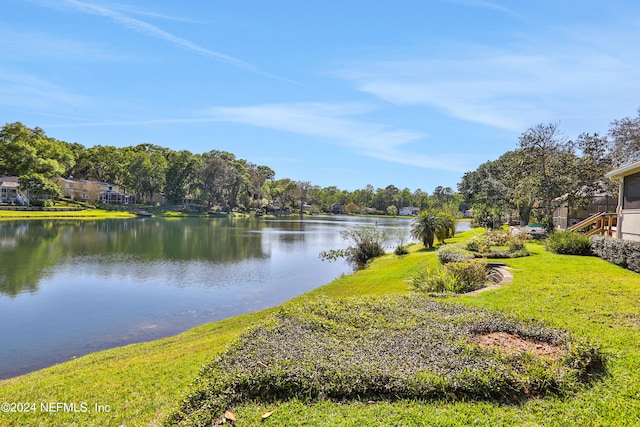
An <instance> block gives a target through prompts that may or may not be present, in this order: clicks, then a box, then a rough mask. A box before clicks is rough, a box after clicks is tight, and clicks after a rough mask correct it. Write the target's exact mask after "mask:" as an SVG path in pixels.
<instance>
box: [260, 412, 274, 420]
mask: <svg viewBox="0 0 640 427" xmlns="http://www.w3.org/2000/svg"><path fill="white" fill-rule="evenodd" d="M271 414H273V411H267V412H265V413H264V414H262V419H263V420H266V419H267V418H269V417H270V416H271Z"/></svg>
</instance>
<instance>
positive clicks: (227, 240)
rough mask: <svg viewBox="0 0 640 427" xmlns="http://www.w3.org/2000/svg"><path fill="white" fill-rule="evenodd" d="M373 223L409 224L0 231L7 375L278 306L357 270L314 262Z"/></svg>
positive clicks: (132, 223)
mask: <svg viewBox="0 0 640 427" xmlns="http://www.w3.org/2000/svg"><path fill="white" fill-rule="evenodd" d="M372 223H378V225H379V226H381V227H383V228H397V227H401V228H406V229H407V230H408V229H409V227H410V224H411V222H410V220H408V219H394V218H388V219H387V218H365V217H341V216H327V217H322V216H312V217H303V218H300V217H287V218H283V219H273V220H270V219H249V218H245V219H232V218H210V219H201V218H198V219H195V218H194V219H177V220H176V219H174V220H171V219H156V218H144V219H141V218H138V219H132V220H105V221H16V222H0V378H8V377H12V376H15V375H19V374H22V373H25V372H30V371H33V370H37V369H40V368H43V367H46V366H50V365H53V364H55V363H59V362H62V361H65V360H69V359H71V358H73V357H77V356H81V355H83V354H87V353H90V352H94V351H98V350H102V349H106V348H112V347H116V346H120V345H124V344H129V343H133V342H141V341H148V340H152V339H157V338H161V337H166V336H170V335H174V334H176V333H179V332H181V331H184V330H187V329H189V328H191V327H193V326H196V325H200V324H203V323H206V322H211V321H215V320H220V319H223V318H227V317H231V316H234V315H237V314H241V313H248V312H253V311H257V310H261V309H264V308H267V307H272V306H275V305H278V304H279V303H282V302H284V301H286V300H289V299H291V298H292V297H294V296H297V295H300V294H302V293H304V292H307V291H309V290H311V289H314V288H317V287H319V286H320V285H323V284H325V283H328V282H330V281H331V280H333V279H335V278H336V277H338V276H340V275H341V274H344V273H349V272H350V271H351V268H350V267H349V266H348V265H347V264H346V262H344V261H343V260H339V261H337V262H333V263H329V262H326V261H321V260H320V259H319V258H318V254H319V253H320V252H321V251H323V250H328V249H333V248H336V249H337V248H342V247H344V242H343V241H342V239H341V237H340V233H339V232H340V231H341V230H345V229H347V228H349V227H353V226H356V225H364V224H372ZM461 225H462V226H463V227H464V226H465V225H467V223H462V224H461ZM393 245H394V244H393V243H391V242H390V247H389V248H388V250H392V249H393Z"/></svg>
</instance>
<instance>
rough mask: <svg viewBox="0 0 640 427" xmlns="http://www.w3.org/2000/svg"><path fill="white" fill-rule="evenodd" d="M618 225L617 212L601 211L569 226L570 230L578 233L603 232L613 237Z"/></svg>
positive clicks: (591, 234)
mask: <svg viewBox="0 0 640 427" xmlns="http://www.w3.org/2000/svg"><path fill="white" fill-rule="evenodd" d="M617 225H618V215H617V214H615V213H605V212H601V213H597V214H595V215H592V216H590V217H589V218H587V219H585V220H584V221H581V222H579V223H577V224H576V225H574V226H573V227H569V229H568V230H569V231H574V232H577V233H584V234H585V235H587V236H593V235H594V234H601V235H605V236H609V237H611V236H613V234H614V233H615V231H616V226H617Z"/></svg>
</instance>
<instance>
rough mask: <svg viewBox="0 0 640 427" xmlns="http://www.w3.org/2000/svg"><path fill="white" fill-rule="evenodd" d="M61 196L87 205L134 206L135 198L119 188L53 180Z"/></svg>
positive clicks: (77, 180)
mask: <svg viewBox="0 0 640 427" xmlns="http://www.w3.org/2000/svg"><path fill="white" fill-rule="evenodd" d="M53 181H54V182H55V183H56V184H58V187H60V190H61V191H62V196H63V197H66V198H68V199H71V200H76V201H80V202H88V203H96V202H98V203H109V204H134V203H136V196H135V195H133V194H126V193H123V192H122V191H121V189H120V186H118V185H116V184H110V183H108V182H99V181H91V180H86V179H72V178H54V179H53Z"/></svg>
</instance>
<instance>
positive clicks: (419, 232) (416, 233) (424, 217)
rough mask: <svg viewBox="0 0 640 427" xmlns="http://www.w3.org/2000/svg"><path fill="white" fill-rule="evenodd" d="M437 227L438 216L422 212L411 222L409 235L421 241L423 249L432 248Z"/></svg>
mask: <svg viewBox="0 0 640 427" xmlns="http://www.w3.org/2000/svg"><path fill="white" fill-rule="evenodd" d="M439 227H440V217H439V215H438V214H437V213H436V212H434V211H432V210H424V211H422V212H420V214H419V215H418V216H417V217H416V218H415V219H414V220H413V226H412V227H411V235H412V236H413V237H415V238H416V239H420V240H422V243H423V244H424V247H425V248H432V247H433V241H434V240H435V238H436V232H437V231H438V228H439Z"/></svg>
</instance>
